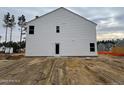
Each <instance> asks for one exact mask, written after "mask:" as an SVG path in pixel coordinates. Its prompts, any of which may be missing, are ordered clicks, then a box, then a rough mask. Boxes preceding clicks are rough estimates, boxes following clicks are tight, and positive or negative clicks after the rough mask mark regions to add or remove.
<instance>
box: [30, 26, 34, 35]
mask: <svg viewBox="0 0 124 93" xmlns="http://www.w3.org/2000/svg"><path fill="white" fill-rule="evenodd" d="M29 34H34V26H29Z"/></svg>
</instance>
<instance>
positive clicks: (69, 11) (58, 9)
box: [26, 7, 97, 25]
mask: <svg viewBox="0 0 124 93" xmlns="http://www.w3.org/2000/svg"><path fill="white" fill-rule="evenodd" d="M59 9H64V10H66V11H68V12H70V13H72V14H74V15H76V16H78V17H80V18H83V19H84V20H86V21H89V22H91V23H93V24H95V25H97V24H96V23H95V22H93V21H90V20H88V19H86V18H85V17H82V16H81V15H79V14H76V13H74V12H72V11H70V10H68V9H66V8H64V7H60V8H57V9H55V10H53V11H51V12H49V13H46V14H44V15H42V16H39V17H38V18H34V19H32V20H30V21H28V22H26V23H30V22H32V21H35V20H37V19H39V18H41V17H43V16H46V15H48V14H50V13H53V12H55V11H58V10H59Z"/></svg>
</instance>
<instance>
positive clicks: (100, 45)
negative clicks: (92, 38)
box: [97, 39, 124, 51]
mask: <svg viewBox="0 0 124 93" xmlns="http://www.w3.org/2000/svg"><path fill="white" fill-rule="evenodd" d="M115 46H120V47H121V46H124V39H116V40H102V41H97V49H98V51H111V49H112V47H115Z"/></svg>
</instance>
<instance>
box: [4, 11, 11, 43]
mask: <svg viewBox="0 0 124 93" xmlns="http://www.w3.org/2000/svg"><path fill="white" fill-rule="evenodd" d="M9 19H10V13H9V12H8V13H7V14H6V15H4V19H3V21H4V25H3V26H4V27H5V28H6V33H5V44H6V42H7V31H8V27H9Z"/></svg>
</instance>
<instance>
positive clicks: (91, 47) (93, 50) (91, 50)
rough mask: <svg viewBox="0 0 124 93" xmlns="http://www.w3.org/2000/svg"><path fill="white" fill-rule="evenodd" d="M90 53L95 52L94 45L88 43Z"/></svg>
mask: <svg viewBox="0 0 124 93" xmlns="http://www.w3.org/2000/svg"><path fill="white" fill-rule="evenodd" d="M90 52H95V44H94V43H90Z"/></svg>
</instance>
